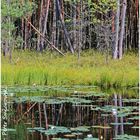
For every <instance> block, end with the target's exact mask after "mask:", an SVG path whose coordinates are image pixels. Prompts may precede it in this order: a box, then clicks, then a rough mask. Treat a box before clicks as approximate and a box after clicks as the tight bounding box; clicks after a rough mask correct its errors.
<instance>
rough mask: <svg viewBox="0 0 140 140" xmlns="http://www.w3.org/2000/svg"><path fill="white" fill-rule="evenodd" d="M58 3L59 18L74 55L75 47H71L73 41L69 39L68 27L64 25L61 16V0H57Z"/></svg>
mask: <svg viewBox="0 0 140 140" xmlns="http://www.w3.org/2000/svg"><path fill="white" fill-rule="evenodd" d="M56 2H57V3H56V4H57V8H58V14H59V18H60V21H61V25H62V28H63V30H64V34H65V37H66V40H67V43H68V45H69V48H70V51H71V52H72V53H74V50H73V47H72V45H71V41H70V38H69V35H68V32H67V29H66V26H65V23H64V21H63V20H62V14H61V8H60V3H59V0H56Z"/></svg>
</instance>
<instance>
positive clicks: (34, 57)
mask: <svg viewBox="0 0 140 140" xmlns="http://www.w3.org/2000/svg"><path fill="white" fill-rule="evenodd" d="M138 71H139V69H138V56H137V55H136V54H134V53H129V54H126V55H124V57H123V59H122V60H112V59H111V58H110V59H109V62H108V64H107V63H106V62H105V56H104V55H102V54H100V53H97V52H94V51H92V52H91V51H90V52H84V53H82V54H81V58H80V60H79V61H78V60H77V56H76V55H75V56H74V55H71V54H66V56H65V57H62V56H59V55H58V54H56V53H53V54H49V53H42V54H41V53H36V52H28V51H18V52H17V51H14V52H13V58H12V62H11V63H10V62H9V59H8V57H3V56H2V69H1V72H2V75H1V82H2V85H50V86H52V85H97V86H101V87H116V88H118V87H124V86H125V87H129V86H131V87H133V86H138V80H139V79H138Z"/></svg>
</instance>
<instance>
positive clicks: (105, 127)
mask: <svg viewBox="0 0 140 140" xmlns="http://www.w3.org/2000/svg"><path fill="white" fill-rule="evenodd" d="M92 128H97V129H111V127H110V126H100V125H95V126H92Z"/></svg>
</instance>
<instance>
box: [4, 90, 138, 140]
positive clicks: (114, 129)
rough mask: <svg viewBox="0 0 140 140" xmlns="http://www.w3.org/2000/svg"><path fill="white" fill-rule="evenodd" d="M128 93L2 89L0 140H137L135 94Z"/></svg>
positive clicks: (136, 102)
mask: <svg viewBox="0 0 140 140" xmlns="http://www.w3.org/2000/svg"><path fill="white" fill-rule="evenodd" d="M131 92H134V91H133V90H131V91H129V94H128V93H127V92H124V91H122V93H121V92H119V93H117V92H113V93H107V92H101V91H100V92H95V91H94V89H90V90H88V91H87V90H86V91H84V90H82V91H81V89H74V88H72V89H71V90H70V89H63V90H59V89H55V90H54V89H49V90H48V89H47V88H45V89H44V88H42V89H41V90H36V89H35V90H34V89H28V90H27V88H26V90H22V89H20V90H19V89H18V90H17V89H16V90H15V89H14V88H8V89H7V88H2V116H3V117H2V118H3V119H2V132H5V133H6V135H4V133H3V135H2V139H3V140H4V139H6V140H51V139H52V140H61V139H62V140H63V139H66V140H68V139H72V140H76V139H81V140H83V139H85V140H113V139H119V140H125V139H126V140H129V139H130V140H138V139H139V113H138V109H139V100H138V91H135V92H134V93H132V94H131V96H130V93H131ZM5 102H6V103H5ZM6 107H7V108H6ZM6 109H7V111H5V110H6ZM5 115H6V116H7V118H4V117H5ZM4 126H6V129H5V128H4Z"/></svg>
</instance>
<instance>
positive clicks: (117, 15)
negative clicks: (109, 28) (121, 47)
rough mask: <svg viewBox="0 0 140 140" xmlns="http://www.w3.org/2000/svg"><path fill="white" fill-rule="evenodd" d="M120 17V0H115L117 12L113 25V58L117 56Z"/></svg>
mask: <svg viewBox="0 0 140 140" xmlns="http://www.w3.org/2000/svg"><path fill="white" fill-rule="evenodd" d="M119 17H120V0H117V13H116V21H115V22H116V27H115V32H116V34H115V44H114V45H115V46H114V52H113V58H114V59H117V58H118V42H119V23H120V22H119V19H120V18H119Z"/></svg>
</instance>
